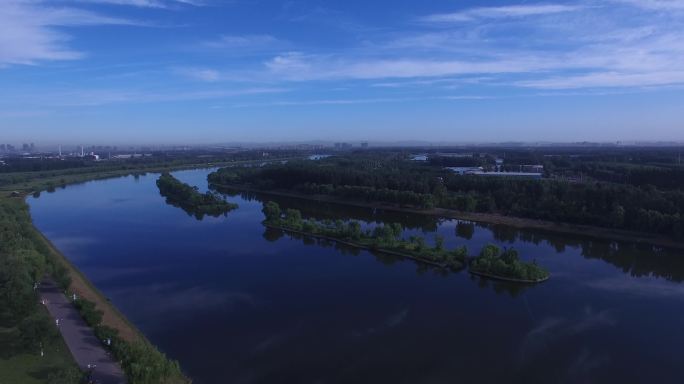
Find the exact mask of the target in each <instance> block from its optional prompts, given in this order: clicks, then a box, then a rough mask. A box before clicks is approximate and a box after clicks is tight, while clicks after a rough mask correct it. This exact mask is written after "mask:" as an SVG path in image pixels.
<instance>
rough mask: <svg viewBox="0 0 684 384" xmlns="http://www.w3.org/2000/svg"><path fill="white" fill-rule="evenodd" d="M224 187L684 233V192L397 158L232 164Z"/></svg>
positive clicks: (221, 180)
mask: <svg viewBox="0 0 684 384" xmlns="http://www.w3.org/2000/svg"><path fill="white" fill-rule="evenodd" d="M209 181H210V183H212V184H216V185H230V184H241V185H248V186H250V187H253V188H256V189H261V190H286V191H295V192H299V193H304V194H323V195H334V196H340V197H343V198H348V199H356V200H361V201H366V202H388V203H393V204H397V205H404V206H412V207H417V208H432V207H441V208H448V209H455V210H459V211H465V212H481V213H497V214H503V215H510V216H517V217H524V218H532V219H542V220H548V221H553V222H564V223H571V224H584V225H593V226H601V227H608V228H615V229H625V230H634V231H642V232H650V233H658V234H663V235H667V236H670V237H672V238H675V239H684V191H681V190H673V189H659V188H656V187H655V186H653V185H642V186H635V185H631V184H623V183H610V182H600V181H592V182H583V183H575V182H568V181H565V180H557V179H543V180H525V179H514V178H506V177H478V176H469V175H465V176H461V175H456V174H453V173H451V172H448V171H446V170H444V169H441V168H439V167H432V166H429V165H428V166H425V165H417V164H415V163H413V162H410V161H405V160H404V161H402V160H401V159H399V158H392V157H390V156H384V157H377V158H372V159H370V160H369V159H367V158H362V159H353V158H330V159H325V160H320V161H316V162H314V161H301V162H290V163H287V164H278V165H271V166H266V167H261V168H224V169H221V170H219V171H217V172H214V173H212V174H211V175H209Z"/></svg>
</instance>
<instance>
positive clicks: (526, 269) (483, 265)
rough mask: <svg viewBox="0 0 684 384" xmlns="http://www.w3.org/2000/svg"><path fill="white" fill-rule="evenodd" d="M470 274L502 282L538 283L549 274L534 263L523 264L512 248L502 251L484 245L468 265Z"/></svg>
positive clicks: (491, 245)
mask: <svg viewBox="0 0 684 384" xmlns="http://www.w3.org/2000/svg"><path fill="white" fill-rule="evenodd" d="M470 272H471V273H473V274H476V275H481V276H485V277H492V278H498V279H502V280H510V281H518V282H527V283H538V282H542V281H544V280H546V279H548V278H549V272H548V271H546V270H545V269H543V268H541V267H539V266H538V265H537V262H536V261H532V262H531V263H524V262H522V261H520V260H519V259H518V251H516V250H515V249H512V248H508V249H504V250H503V251H502V250H501V249H500V248H499V247H497V246H496V245H493V244H489V245H486V246H485V247H484V248H482V250H481V251H480V255H479V256H478V257H476V258H475V259H473V261H472V262H471V263H470Z"/></svg>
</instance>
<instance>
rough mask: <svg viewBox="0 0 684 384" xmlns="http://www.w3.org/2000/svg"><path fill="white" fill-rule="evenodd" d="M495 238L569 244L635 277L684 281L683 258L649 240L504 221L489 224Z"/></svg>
mask: <svg viewBox="0 0 684 384" xmlns="http://www.w3.org/2000/svg"><path fill="white" fill-rule="evenodd" d="M487 228H488V229H489V230H490V231H491V232H492V236H493V237H494V239H496V240H497V241H500V242H507V243H511V244H513V243H516V242H525V243H532V244H535V245H539V244H542V243H546V244H548V245H550V246H552V247H553V248H554V249H555V250H556V252H558V253H562V252H564V251H565V250H566V248H567V247H573V248H579V249H581V254H582V256H584V257H585V258H587V259H598V260H603V261H605V262H607V263H610V264H612V265H613V266H615V267H617V268H619V269H620V270H622V271H623V272H624V273H626V274H629V275H630V276H634V277H642V276H655V277H660V278H664V279H667V280H670V281H676V282H682V281H684V258H683V257H681V256H680V254H679V253H677V252H676V251H672V250H667V249H662V248H659V247H655V246H652V245H647V244H639V243H627V242H616V241H609V240H598V239H592V238H589V237H578V236H570V235H565V236H564V235H562V234H555V233H545V232H543V231H529V230H519V229H516V228H513V227H507V226H504V225H490V226H487Z"/></svg>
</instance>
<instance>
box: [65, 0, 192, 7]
mask: <svg viewBox="0 0 684 384" xmlns="http://www.w3.org/2000/svg"><path fill="white" fill-rule="evenodd" d="M75 1H77V2H81V3H93V4H111V5H126V6H134V7H143V8H171V7H173V6H177V5H179V4H185V5H192V6H202V5H205V3H204V2H203V1H197V0H75Z"/></svg>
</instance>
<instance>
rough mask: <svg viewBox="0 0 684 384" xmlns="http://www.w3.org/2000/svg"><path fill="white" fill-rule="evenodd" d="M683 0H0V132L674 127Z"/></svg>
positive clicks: (564, 133) (497, 138)
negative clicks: (463, 0) (283, 0)
mask: <svg viewBox="0 0 684 384" xmlns="http://www.w3.org/2000/svg"><path fill="white" fill-rule="evenodd" d="M683 84H684V0H582V1H553V0H551V1H543V2H537V1H508V0H505V1H504V0H502V1H471V2H467V3H465V2H459V1H454V0H451V1H446V0H426V1H387V0H383V1H370V2H369V1H357V0H347V1H342V0H334V1H314V0H302V1H285V2H258V1H246V0H245V1H242V0H236V1H229V0H52V1H48V0H5V1H3V4H2V7H0V85H1V86H0V134H1V136H2V137H1V138H0V141H3V142H12V141H14V142H19V141H36V142H38V141H44V142H53V143H54V142H67V141H72V142H73V141H78V142H97V143H105V142H124V141H125V142H155V143H188V144H192V143H211V142H277V141H313V140H325V141H337V140H344V141H360V140H363V141H384V142H388V141H409V140H421V141H428V142H438V141H440V140H443V141H447V142H502V141H527V142H536V141H565V142H567V141H584V140H587V141H616V140H625V141H628V140H641V141H681V140H682V139H683V137H682V132H684V118H683V117H684V108H682V106H683V105H684V89H683V88H682V85H683Z"/></svg>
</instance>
